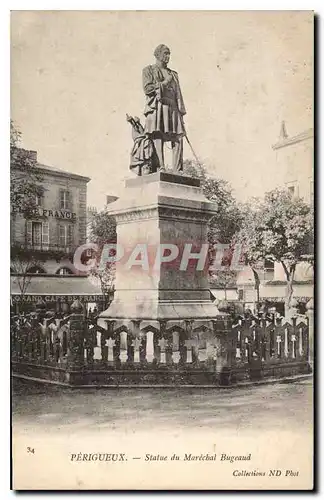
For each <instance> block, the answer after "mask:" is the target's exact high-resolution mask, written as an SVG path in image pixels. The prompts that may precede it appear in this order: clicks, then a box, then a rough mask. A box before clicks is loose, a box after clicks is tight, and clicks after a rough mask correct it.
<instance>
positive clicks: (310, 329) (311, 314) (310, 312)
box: [306, 299, 314, 371]
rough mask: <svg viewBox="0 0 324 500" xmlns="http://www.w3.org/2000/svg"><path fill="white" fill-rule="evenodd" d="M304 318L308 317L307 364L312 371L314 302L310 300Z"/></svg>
mask: <svg viewBox="0 0 324 500" xmlns="http://www.w3.org/2000/svg"><path fill="white" fill-rule="evenodd" d="M306 309H307V312H306V316H307V317H308V362H309V364H310V366H311V368H312V371H313V364H314V300H313V299H310V300H309V301H308V302H307V304H306Z"/></svg>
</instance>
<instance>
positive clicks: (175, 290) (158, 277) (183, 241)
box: [101, 172, 218, 320]
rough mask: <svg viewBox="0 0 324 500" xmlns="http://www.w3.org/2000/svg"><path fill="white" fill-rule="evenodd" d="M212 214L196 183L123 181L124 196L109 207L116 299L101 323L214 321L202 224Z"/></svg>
mask: <svg viewBox="0 0 324 500" xmlns="http://www.w3.org/2000/svg"><path fill="white" fill-rule="evenodd" d="M215 211H216V206H215V204H213V203H211V202H209V201H208V200H207V199H206V198H205V196H204V194H203V192H202V188H201V187H200V181H199V180H198V179H193V178H190V177H185V176H183V175H176V174H171V173H167V172H157V173H155V174H151V175H147V176H143V177H136V178H133V179H129V180H127V181H126V183H125V190H124V192H123V196H122V197H121V198H120V199H118V200H117V201H116V202H114V203H112V204H111V205H109V213H110V214H111V215H114V216H115V217H116V223H117V244H118V252H120V256H121V255H122V257H121V258H120V260H118V262H117V264H116V284H115V288H116V291H115V298H114V300H113V302H112V304H111V305H110V307H109V308H108V309H107V310H106V311H104V312H103V313H102V314H101V318H103V319H107V320H109V319H123V318H125V319H139V320H142V319H149V320H154V319H157V320H161V319H170V320H171V319H186V318H189V319H190V318H192V319H195V318H197V319H199V318H201V319H203V318H206V319H208V318H209V319H210V318H214V317H215V316H216V315H217V313H218V310H217V308H216V306H215V305H214V304H213V303H212V301H211V300H210V292H209V284H208V279H207V275H208V243H207V224H208V221H209V220H210V219H211V218H212V217H213V215H214V214H215ZM195 257H196V258H195Z"/></svg>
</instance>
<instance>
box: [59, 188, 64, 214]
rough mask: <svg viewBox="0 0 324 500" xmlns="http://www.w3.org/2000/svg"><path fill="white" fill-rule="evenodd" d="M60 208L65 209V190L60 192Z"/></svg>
mask: <svg viewBox="0 0 324 500" xmlns="http://www.w3.org/2000/svg"><path fill="white" fill-rule="evenodd" d="M59 208H61V209H62V208H64V189H60V190H59Z"/></svg>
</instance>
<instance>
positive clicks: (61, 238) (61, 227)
mask: <svg viewBox="0 0 324 500" xmlns="http://www.w3.org/2000/svg"><path fill="white" fill-rule="evenodd" d="M65 243H66V242H65V226H64V225H63V224H60V225H59V246H60V247H61V248H62V247H65Z"/></svg>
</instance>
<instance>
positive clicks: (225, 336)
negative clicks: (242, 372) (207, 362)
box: [214, 300, 235, 385]
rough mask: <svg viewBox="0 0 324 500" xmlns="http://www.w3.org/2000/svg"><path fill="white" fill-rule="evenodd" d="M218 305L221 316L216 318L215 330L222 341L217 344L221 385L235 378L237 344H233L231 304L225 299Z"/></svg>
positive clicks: (218, 375)
mask: <svg viewBox="0 0 324 500" xmlns="http://www.w3.org/2000/svg"><path fill="white" fill-rule="evenodd" d="M217 307H218V310H219V316H216V318H215V320H214V331H215V334H216V337H217V338H218V339H219V341H220V343H219V344H218V346H217V354H216V373H217V378H218V381H219V384H220V385H231V383H232V382H233V381H234V379H235V375H234V374H233V371H232V370H233V367H234V366H233V365H234V359H235V358H234V356H235V355H234V352H235V346H234V344H233V335H232V321H231V319H232V318H231V314H230V305H229V303H228V302H227V301H225V300H224V301H222V302H221V303H220V304H218V306H217ZM233 375H234V377H233Z"/></svg>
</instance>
